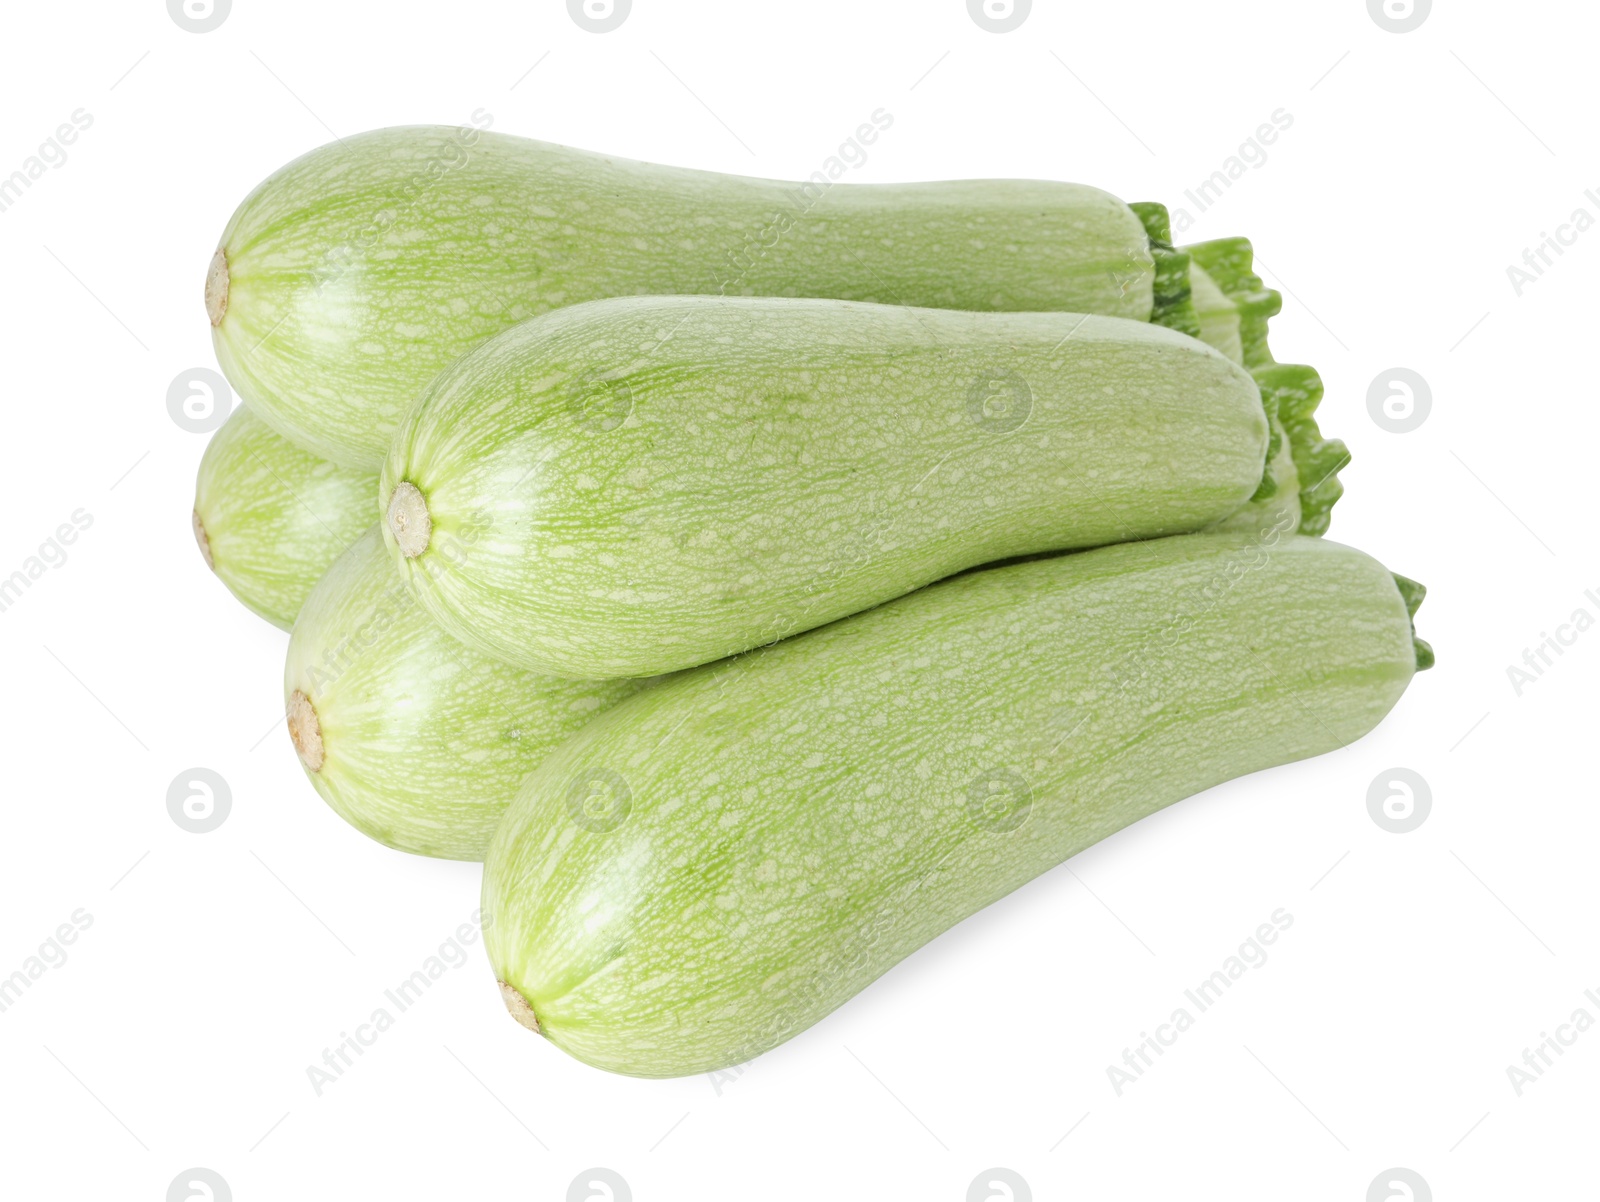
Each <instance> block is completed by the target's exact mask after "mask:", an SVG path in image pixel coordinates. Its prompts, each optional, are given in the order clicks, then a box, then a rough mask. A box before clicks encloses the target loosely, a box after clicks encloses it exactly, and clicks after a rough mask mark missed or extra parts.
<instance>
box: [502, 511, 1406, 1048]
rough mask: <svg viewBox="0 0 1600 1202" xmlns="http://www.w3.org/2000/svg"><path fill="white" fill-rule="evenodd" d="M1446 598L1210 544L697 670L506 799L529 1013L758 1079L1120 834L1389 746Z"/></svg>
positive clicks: (546, 1022) (1330, 559)
mask: <svg viewBox="0 0 1600 1202" xmlns="http://www.w3.org/2000/svg"><path fill="white" fill-rule="evenodd" d="M1405 584H1406V585H1407V586H1409V585H1410V582H1405ZM1417 599H1420V594H1419V592H1418V591H1417V590H1416V589H1415V588H1411V589H1409V591H1402V586H1401V585H1400V583H1399V582H1397V580H1396V579H1395V578H1394V577H1392V576H1391V575H1390V574H1389V573H1388V572H1387V571H1385V570H1384V568H1383V567H1382V566H1381V565H1379V564H1378V563H1376V562H1375V561H1373V560H1371V559H1369V558H1368V557H1366V556H1365V555H1363V554H1361V553H1360V552H1358V551H1354V550H1352V549H1350V548H1348V547H1343V546H1340V545H1338V544H1336V543H1329V542H1325V541H1323V540H1320V539H1314V538H1306V537H1302V536H1293V535H1292V536H1288V537H1285V538H1283V539H1278V540H1275V539H1273V538H1272V537H1267V538H1262V537H1258V536H1255V535H1211V534H1196V535H1185V536H1180V537H1175V538H1169V539H1162V540H1155V541H1150V542H1144V543H1124V544H1119V545H1115V546H1111V547H1104V548H1101V549H1098V550H1093V551H1086V552H1082V553H1078V554H1070V555H1061V556H1053V557H1048V558H1042V559H1036V560H1033V561H1030V562H1026V563H1021V564H1016V565H1012V566H1006V567H998V568H991V569H987V570H982V571H976V572H971V573H967V574H966V575H963V576H958V577H956V578H954V579H951V580H947V581H943V582H941V583H939V584H936V585H934V586H932V587H931V588H927V589H923V590H921V591H920V592H917V593H913V594H911V595H910V596H907V597H903V598H901V599H899V600H897V601H894V602H891V603H890V604H887V605H883V606H880V607H879V608H877V609H874V610H871V611H869V612H866V613H862V614H858V615H856V616H855V617H852V618H848V619H846V620H844V621H842V622H837V623H834V624H833V625H831V626H828V627H825V628H823V629H821V630H815V631H812V632H811V633H809V634H805V635H801V636H799V637H798V638H794V639H788V640H785V641H784V642H781V643H778V644H776V645H774V646H771V647H765V648H762V649H761V650H759V651H755V652H752V653H751V654H749V655H747V656H742V657H740V658H738V659H735V660H730V661H724V662H721V663H717V664H711V665H707V666H705V667H702V668H696V669H694V670H692V671H689V672H686V673H683V674H682V675H680V676H678V677H676V678H674V679H672V680H669V681H666V682H664V683H662V684H661V685H659V686H658V687H656V688H654V689H652V690H650V691H648V692H646V693H643V694H641V695H639V696H636V697H632V698H629V699H628V700H627V701H624V702H623V703H622V704H621V705H619V706H617V707H616V708H615V709H613V710H611V711H610V712H609V713H606V714H604V715H602V716H601V717H599V718H598V719H597V720H596V721H595V722H593V723H592V724H590V725H589V726H587V727H585V728H584V729H583V730H582V731H580V732H579V733H578V734H577V735H576V736H575V737H574V738H573V739H572V740H570V741H569V742H568V743H566V744H564V745H563V746H562V747H561V748H560V749H559V750H558V751H556V752H555V753H554V754H553V755H552V756H550V758H549V759H547V760H546V761H545V762H544V763H543V764H542V765H540V767H539V768H538V769H537V770H536V771H535V772H534V773H533V774H532V775H531V776H530V777H529V778H528V780H527V782H526V784H525V785H524V786H523V789H522V791H521V793H520V794H519V795H518V798H517V800H516V802H515V803H514V804H513V805H512V807H511V809H510V810H509V811H508V812H507V814H506V817H505V820H504V822H503V823H502V824H501V827H500V829H499V831H498V832H497V834H496V836H495V839H494V842H493V844H492V846H491V848H490V851H489V856H488V859H487V861H486V863H485V867H484V880H483V898H484V903H483V904H484V917H485V933H486V943H487V947H488V951H489V955H490V960H491V963H492V965H493V968H494V970H495V973H496V975H497V977H498V978H499V980H500V982H501V993H502V996H503V998H504V999H505V1001H506V1003H507V1007H508V1009H510V1011H511V1013H512V1014H513V1016H514V1017H516V1018H517V1020H518V1021H519V1022H521V1023H523V1025H524V1026H527V1027H530V1028H532V1029H535V1030H537V1031H539V1032H540V1033H542V1034H543V1035H544V1036H545V1037H546V1038H548V1039H550V1040H551V1041H552V1042H553V1043H555V1044H556V1045H557V1046H559V1047H560V1048H562V1049H563V1050H564V1051H566V1052H568V1053H570V1054H572V1055H573V1056H576V1057H577V1058H579V1059H580V1060H583V1061H586V1062H588V1063H589V1064H593V1065H597V1066H599V1067H602V1068H606V1069H610V1070H613V1071H617V1072H623V1073H629V1074H635V1075H639V1076H673V1075H678V1074H686V1073H697V1072H703V1071H707V1070H712V1069H716V1068H719V1067H723V1066H727V1065H731V1064H735V1063H740V1062H743V1061H745V1060H747V1059H749V1058H750V1057H752V1056H754V1055H756V1054H758V1053H760V1052H762V1051H764V1050H766V1049H768V1048H771V1047H773V1046H775V1045H776V1044H778V1043H781V1042H782V1041H784V1040H785V1039H788V1038H789V1037H790V1036H792V1035H794V1034H796V1033H797V1032H799V1031H802V1030H804V1029H805V1028H807V1027H808V1026H810V1025H811V1024H813V1023H815V1022H816V1021H818V1020H819V1019H821V1018H822V1017H823V1016H824V1015H826V1014H828V1013H829V1012H830V1011H831V1010H833V1009H834V1008H835V1007H837V1006H839V1005H840V1004H842V1003H843V1002H844V1001H845V1000H847V999H848V998H850V997H851V996H853V995H854V994H856V993H857V992H859V991H860V990H861V989H863V988H864V987H865V986H866V985H867V984H869V983H870V982H871V981H872V980H874V979H875V978H876V977H878V976H879V975H881V974H882V973H884V972H885V971H886V970H888V969H889V968H890V967H891V966H892V965H894V964H895V963H896V962H898V961H899V960H901V959H902V958H904V957H905V956H907V955H909V954H910V953H911V952H913V951H914V950H916V949H917V948H918V947H920V946H921V945H922V944H924V943H926V942H927V941H928V940H930V939H932V938H934V937H935V936H936V935H938V934H939V933H941V932H942V931H944V930H946V929H948V928H949V927H951V926H953V925H954V924H955V923H957V922H960V921H961V920H962V919H963V918H965V917H967V916H968V915H970V914H972V913H974V912H975V911H977V910H979V909H981V908H982V907H984V906H986V905H988V904H990V903H991V902H993V901H995V900H997V899H998V898H1001V897H1004V896H1005V895H1006V894H1007V893H1010V892H1011V891H1012V890H1014V889H1016V888H1018V887H1019V886H1020V885H1022V884H1024V883H1025V882H1027V881H1029V880H1031V879H1032V878H1034V877H1035V876H1037V875H1039V874H1040V873H1042V872H1045V871H1047V870H1048V869H1050V868H1051V867H1053V866H1054V865H1056V864H1059V863H1060V862H1061V861H1063V860H1065V859H1067V858H1068V857H1070V856H1072V855H1074V854H1076V853H1077V852H1078V851H1081V850H1082V849H1083V848H1085V847H1088V846H1090V845H1091V844H1093V843H1095V842H1096V841H1098V840H1100V839H1103V838H1105V837H1106V836H1108V835H1110V834H1111V833H1112V832H1114V831H1117V830H1120V829H1121V828H1123V827H1125V826H1127V825H1128V824H1130V823H1132V822H1136V821H1138V820H1139V819H1140V818H1142V817H1144V816H1145V815H1147V814H1150V813H1152V812H1154V811H1156V810H1158V809H1161V808H1162V807H1164V806H1166V805H1169V804H1171V803H1172V802H1175V801H1177V800H1179V799H1181V798H1183V797H1187V796H1189V795H1190V794H1193V793H1196V792H1199V791H1200V790H1203V789H1206V788H1209V787H1210V786H1212V785H1215V784H1218V783H1220V782H1222V781H1226V780H1228V779H1230V778H1232V777H1235V776H1239V775H1241V774H1244V773H1247V772H1253V771H1256V770H1258V769H1262V768H1267V767H1271V766H1273V765H1276V764H1282V763H1286V762H1288V761H1291V760H1297V759H1301V758H1304V757H1306V756H1312V755H1317V754H1319V753H1321V752H1324V751H1330V750H1332V749H1334V748H1338V747H1343V746H1345V745H1346V744H1348V743H1350V742H1351V741H1352V740H1355V739H1358V738H1360V737H1361V736H1362V735H1364V734H1365V733H1366V732H1367V731H1369V730H1370V729H1372V727H1373V726H1374V725H1376V724H1377V722H1378V721H1379V720H1380V719H1381V718H1382V717H1383V716H1384V715H1385V714H1386V713H1387V712H1388V711H1389V709H1390V708H1391V707H1392V706H1393V705H1394V704H1395V702H1396V700H1397V699H1398V698H1399V697H1400V695H1401V693H1402V692H1403V691H1404V690H1405V688H1406V685H1407V684H1408V683H1409V681H1410V680H1411V677H1412V675H1413V672H1414V671H1415V669H1416V668H1417V666H1418V664H1419V663H1420V662H1423V660H1424V655H1423V649H1422V647H1421V646H1419V645H1418V644H1417V643H1416V642H1415V641H1414V637H1413V634H1412V629H1411V608H1412V606H1413V603H1414V601H1415V600H1417ZM1427 658H1428V659H1429V660H1431V654H1430V655H1429V656H1428V657H1427Z"/></svg>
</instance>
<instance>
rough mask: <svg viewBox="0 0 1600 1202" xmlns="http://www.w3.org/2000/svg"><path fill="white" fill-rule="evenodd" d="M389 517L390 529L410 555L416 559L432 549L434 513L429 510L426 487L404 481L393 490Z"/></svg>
mask: <svg viewBox="0 0 1600 1202" xmlns="http://www.w3.org/2000/svg"><path fill="white" fill-rule="evenodd" d="M388 520H389V532H390V533H391V534H393V535H394V541H395V542H396V543H398V544H399V545H400V550H402V551H403V552H405V556H406V558H407V559H415V558H416V557H417V556H419V555H421V554H422V553H423V552H424V551H426V550H427V549H428V543H429V541H430V540H431V539H432V538H433V515H432V514H430V513H429V512H428V502H427V499H426V498H425V497H423V495H422V490H421V489H420V488H418V487H417V486H416V485H415V484H413V483H411V481H409V480H402V481H400V483H399V484H397V485H395V490H394V492H392V493H390V494H389V513H388Z"/></svg>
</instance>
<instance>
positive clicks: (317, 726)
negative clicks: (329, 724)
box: [288, 689, 328, 772]
mask: <svg viewBox="0 0 1600 1202" xmlns="http://www.w3.org/2000/svg"><path fill="white" fill-rule="evenodd" d="M288 716H289V738H290V740H291V741H292V742H293V743H294V749H295V750H296V751H298V752H299V753H300V759H301V761H302V762H303V763H304V764H305V766H306V767H307V768H309V769H310V770H311V771H312V772H321V771H322V765H323V762H324V761H325V760H326V759H327V758H328V756H327V752H326V750H325V749H324V748H323V746H322V723H320V722H318V721H317V707H316V706H314V705H312V704H311V698H309V697H307V696H306V695H305V694H304V693H303V692H301V691H300V690H299V689H296V690H295V691H294V693H293V694H292V695H291V696H290V698H289V715H288Z"/></svg>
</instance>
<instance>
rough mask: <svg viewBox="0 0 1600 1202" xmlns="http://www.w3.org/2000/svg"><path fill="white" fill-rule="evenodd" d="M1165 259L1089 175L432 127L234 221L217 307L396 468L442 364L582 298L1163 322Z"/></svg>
mask: <svg viewBox="0 0 1600 1202" xmlns="http://www.w3.org/2000/svg"><path fill="white" fill-rule="evenodd" d="M892 121H893V117H892V115H891V114H888V113H885V112H883V111H882V110H880V111H879V113H877V114H874V124H875V125H876V126H877V127H879V128H887V126H888V124H890V123H892ZM481 123H482V124H484V125H486V124H487V121H486V120H484V121H482V122H481ZM1153 273H1154V265H1153V261H1152V258H1151V252H1150V246H1149V241H1148V238H1147V237H1146V234H1145V230H1144V227H1143V225H1142V224H1141V218H1140V217H1139V216H1138V215H1136V214H1135V213H1134V211H1133V210H1131V209H1130V208H1129V207H1128V206H1127V205H1125V204H1123V203H1122V202H1121V201H1120V200H1118V199H1116V198H1115V197H1114V196H1111V195H1109V194H1107V193H1105V192H1102V191H1099V190H1098V189H1095V188H1089V187H1084V186H1082V185H1078V184H1067V183H1053V182H1044V181H1031V180H976V181H975V180H957V181H949V182H942V183H921V184H850V183H835V182H833V181H832V180H829V179H827V178H826V177H824V178H823V179H822V180H821V181H820V182H818V181H817V180H815V179H813V180H811V181H806V182H802V183H783V182H779V181H775V180H762V179H748V178H745V177H741V176H731V175H719V174H716V173H713V172H706V171H691V170H685V169H681V168H674V167H664V166H658V165H655V164H650V163H639V162H634V161H631V160H628V159H621V158H615V157H612V156H608V155H602V154H592V153H589V152H587V151H582V150H574V149H570V148H568V147H563V146H556V145H552V144H550V143H547V142H535V141H531V140H528V139H524V138H514V137H508V136H505V135H502V134H497V133H488V132H484V130H483V129H479V128H462V129H452V128H450V127H446V126H415V127H405V128H396V129H382V130H376V131H373V132H370V133H364V134H358V135H355V136H353V137H348V138H345V139H343V140H341V141H340V142H337V143H333V144H330V145H327V146H323V147H320V148H319V149H317V150H313V151H312V152H310V153H309V154H306V155H304V156H302V157H301V158H298V159H296V160H295V161H294V162H292V163H290V164H288V165H287V166H285V167H283V168H281V169H280V170H278V171H276V172H274V173H273V174H272V175H271V176H269V177H268V178H267V179H266V180H265V181H264V182H263V183H262V184H261V185H260V186H258V187H257V188H256V189H255V191H253V192H252V193H251V194H250V195H249V196H248V197H247V198H246V199H245V201H244V202H243V203H242V204H241V205H240V206H239V208H238V210H237V211H236V212H235V213H234V215H233V217H232V219H231V220H230V221H229V222H228V225H227V228H226V229H225V230H224V231H223V234H222V237H221V240H220V242H219V245H218V250H217V253H216V255H215V257H214V258H213V260H212V263H211V268H210V270H209V272H208V274H207V281H206V304H207V310H208V313H209V315H210V318H211V322H212V326H213V341H214V344H215V347H216V352H217V357H218V359H219V360H220V362H221V363H222V366H223V370H224V371H225V372H226V373H227V376H228V379H229V381H230V382H231V383H232V384H233V386H234V387H235V388H236V389H237V390H238V391H239V393H240V394H241V395H242V396H244V397H245V398H246V399H247V400H248V401H249V402H250V403H251V404H252V405H253V406H255V407H256V409H257V411H258V412H259V413H260V414H261V415H262V416H263V417H264V418H265V419H266V421H267V422H268V423H269V424H271V425H272V426H273V428H274V429H276V430H278V431H279V432H280V433H282V434H285V435H286V436H288V437H290V438H292V439H294V440H295V441H296V442H298V443H299V444H300V445H302V446H304V447H306V448H308V449H310V450H314V451H316V452H317V453H318V454H321V455H324V456H326V457H328V458H330V459H332V460H335V461H336V462H339V463H344V464H348V465H350V466H353V467H360V468H365V469H368V470H375V469H376V468H377V466H378V464H379V463H380V461H381V459H382V457H383V454H384V451H385V449H386V448H387V445H388V442H389V438H390V436H391V434H392V433H393V431H394V428H395V426H396V424H397V423H398V421H399V419H400V417H401V416H402V414H403V413H404V411H405V409H406V407H407V406H408V405H409V404H410V403H411V401H412V399H413V398H414V397H415V396H416V395H417V393H419V392H420V391H421V390H422V388H423V387H424V386H425V385H426V384H427V383H428V381H429V380H430V379H431V378H432V377H433V376H434V375H435V374H437V373H438V372H439V371H440V370H441V369H443V368H444V367H445V366H446V365H447V364H449V363H450V362H451V360H453V359H454V358H455V357H456V356H458V355H460V354H462V353H464V352H465V351H467V350H470V349H471V348H472V347H473V346H475V345H476V344H477V343H479V342H481V341H482V340H483V339H485V338H487V337H489V336H490V335H492V334H496V333H498V332H500V331H501V330H503V329H505V328H507V327H508V326H510V325H513V324H514V323H516V322H518V321H521V320H524V319H526V318H528V317H532V316H535V315H537V314H540V313H544V312H547V311H548V310H551V309H554V308H557V307H559V306H562V305H572V304H576V303H578V302H580V301H586V300H594V299H597V298H600V297H608V296H635V295H643V294H649V293H654V294H665V293H723V294H726V295H733V296H738V295H764V296H819V297H836V298H841V299H847V300H870V301H880V302H886V303H893V304H908V305H927V306H936V307H945V308H958V309H979V310H1012V311H1018V310H1036V309H1049V310H1065V311H1076V312H1090V313H1103V314H1109V315H1112V316H1118V317H1129V318H1133V319H1136V320H1141V321H1144V320H1149V319H1150V318H1151V316H1152V304H1153V301H1152V280H1153ZM1175 299H1176V300H1177V302H1178V303H1181V301H1182V297H1177V298H1175Z"/></svg>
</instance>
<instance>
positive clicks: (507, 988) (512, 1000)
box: [500, 981, 540, 1035]
mask: <svg viewBox="0 0 1600 1202" xmlns="http://www.w3.org/2000/svg"><path fill="white" fill-rule="evenodd" d="M500 997H501V998H502V999H503V1000H504V1001H505V1004H506V1009H507V1010H508V1011H509V1012H510V1013H511V1017H512V1018H514V1019H516V1020H517V1022H519V1023H521V1024H522V1025H523V1026H524V1027H527V1028H528V1030H530V1031H532V1032H533V1033H534V1034H535V1035H538V1034H539V1033H540V1031H539V1016H538V1015H537V1014H535V1013H534V1012H533V1007H532V1006H530V1005H528V999H527V998H525V997H523V996H522V993H521V992H520V991H519V990H518V989H517V987H516V986H515V985H513V984H512V983H511V982H510V981H501V982H500Z"/></svg>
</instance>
